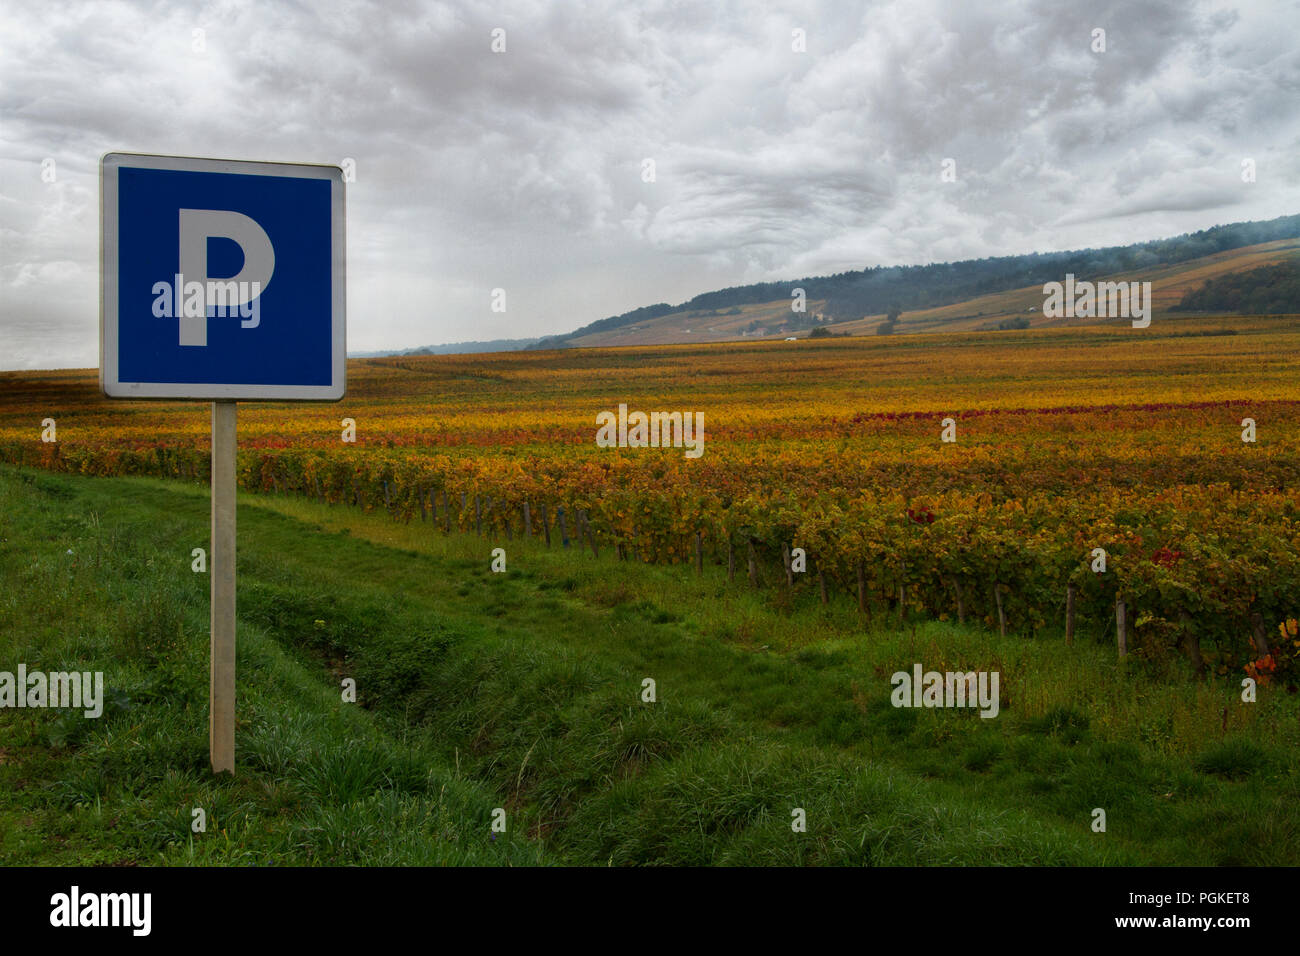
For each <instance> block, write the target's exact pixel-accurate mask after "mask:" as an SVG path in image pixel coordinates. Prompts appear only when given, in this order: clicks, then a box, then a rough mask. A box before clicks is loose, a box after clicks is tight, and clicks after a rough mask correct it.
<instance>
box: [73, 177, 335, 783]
mask: <svg viewBox="0 0 1300 956" xmlns="http://www.w3.org/2000/svg"><path fill="white" fill-rule="evenodd" d="M100 229H101V231H100V255H101V262H100V338H99V347H100V361H99V380H100V387H101V388H102V389H103V391H104V394H105V395H107V396H108V397H110V398H128V399H130V398H136V399H140V398H166V399H172V400H175V399H194V400H201V401H209V402H211V403H212V541H211V548H210V555H209V558H210V560H209V573H211V575H212V581H211V585H212V608H211V615H212V616H211V626H212V635H211V637H212V653H211V658H210V666H211V683H210V685H209V690H210V697H209V715H208V739H209V745H210V750H211V757H212V769H213V771H215V772H217V773H223V772H226V773H234V770H235V477H236V466H235V454H236V451H237V449H236V441H235V403H236V402H238V401H250V400H251V401H280V400H291V401H304V400H305V401H338V400H339V399H341V398H342V397H343V395H344V392H345V391H346V388H347V342H346V332H345V315H344V312H345V304H346V291H345V272H346V270H345V266H346V251H345V249H346V226H345V222H344V195H343V170H342V169H340V168H339V167H338V166H317V165H306V164H301V163H254V162H244V161H241V160H219V159H194V158H189V157H183V156H144V155H137V154H133V153H108V154H106V155H105V156H104V157H103V159H102V160H101V161H100Z"/></svg>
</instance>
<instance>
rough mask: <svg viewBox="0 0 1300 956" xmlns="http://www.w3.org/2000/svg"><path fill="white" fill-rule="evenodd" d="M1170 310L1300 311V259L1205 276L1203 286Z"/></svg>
mask: <svg viewBox="0 0 1300 956" xmlns="http://www.w3.org/2000/svg"><path fill="white" fill-rule="evenodd" d="M1171 311H1174V312H1238V313H1240V314H1242V315H1282V314H1285V313H1291V312H1300V262H1296V261H1292V262H1279V263H1277V264H1276V265H1271V266H1261V267H1260V268H1258V269H1251V270H1249V271H1247V272H1230V273H1228V274H1227V275H1225V276H1220V277H1219V278H1217V279H1206V280H1205V284H1204V285H1202V286H1201V287H1200V288H1199V289H1193V290H1192V291H1191V292H1188V293H1187V294H1186V295H1184V296H1183V299H1182V301H1181V302H1179V303H1178V305H1176V306H1174V307H1173V309H1172V310H1171Z"/></svg>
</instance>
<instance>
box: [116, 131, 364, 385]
mask: <svg viewBox="0 0 1300 956" xmlns="http://www.w3.org/2000/svg"><path fill="white" fill-rule="evenodd" d="M100 176H101V183H100V186H101V189H100V195H101V203H102V206H101V227H102V235H101V243H102V246H101V251H102V262H101V271H100V292H101V304H100V385H101V387H102V388H103V390H104V393H105V394H106V395H109V396H110V397H114V398H191V399H212V400H237V399H252V400H267V399H316V400H337V399H340V398H342V397H343V394H344V391H345V389H346V359H347V349H346V332H345V315H344V312H345V302H346V289H345V258H346V257H345V223H344V212H343V209H344V204H343V171H342V170H341V169H340V168H339V167H337V166H313V165H305V164H302V165H300V164H294V163H254V162H242V161H235V160H214V159H191V158H185V157H177V156H141V155H134V154H130V153H109V154H107V155H106V156H104V158H103V160H102V161H101V164H100Z"/></svg>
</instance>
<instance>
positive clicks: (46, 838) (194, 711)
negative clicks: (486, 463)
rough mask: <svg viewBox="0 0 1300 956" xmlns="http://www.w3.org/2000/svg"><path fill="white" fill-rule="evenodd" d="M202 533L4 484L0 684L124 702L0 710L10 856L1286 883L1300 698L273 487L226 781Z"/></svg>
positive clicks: (156, 500)
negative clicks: (993, 683)
mask: <svg viewBox="0 0 1300 956" xmlns="http://www.w3.org/2000/svg"><path fill="white" fill-rule="evenodd" d="M207 525H208V500H207V491H206V488H201V487H197V486H193V485H184V484H179V483H166V482H160V481H154V480H147V479H116V480H106V479H87V478H76V477H69V476H56V475H50V474H47V473H44V472H40V473H35V474H33V473H30V472H26V473H24V472H20V471H18V470H16V469H12V468H0V539H3V540H0V576H2V579H3V581H4V582H5V583H4V588H3V591H2V592H0V670H13V669H14V668H15V667H16V666H17V664H18V662H20V661H22V662H25V663H26V664H27V665H28V667H29V669H36V668H40V669H46V670H55V669H60V668H61V666H62V665H64V664H66V665H67V666H68V667H72V666H74V665H75V666H76V667H77V668H78V669H81V670H103V671H104V672H105V679H106V683H107V684H108V685H109V686H110V687H111V688H112V689H113V694H112V695H110V699H111V704H110V705H109V706H108V707H107V708H106V711H105V715H104V717H103V718H102V719H100V720H85V719H84V718H81V717H76V716H72V715H68V714H63V713H60V712H57V711H32V710H22V711H17V710H2V711H0V862H2V863H9V864H14V863H38V864H45V863H72V862H96V863H128V862H141V863H154V862H157V863H162V862H166V863H188V862H194V863H203V864H224V863H234V864H248V863H257V864H259V865H261V864H268V863H276V864H299V863H318V864H333V863H360V864H384V863H394V864H426V863H427V864H478V865H496V864H537V863H543V864H544V863H552V864H555V863H559V864H593V865H605V864H610V863H612V864H616V865H618V864H768V863H775V864H880V865H885V864H957V865H960V864H989V863H994V864H999V863H1000V864H1088V865H1091V864H1159V865H1181V864H1292V865H1294V864H1295V863H1297V862H1300V839H1297V837H1298V836H1300V832H1298V830H1300V827H1298V824H1300V801H1297V799H1296V798H1297V796H1300V786H1298V781H1300V776H1298V775H1297V771H1296V769H1295V760H1294V754H1295V753H1296V750H1297V746H1298V745H1300V728H1298V726H1297V725H1298V721H1297V702H1296V700H1295V699H1294V698H1287V697H1286V696H1285V695H1281V696H1279V695H1273V694H1270V693H1269V689H1268V688H1264V689H1261V700H1260V702H1259V703H1257V704H1242V703H1241V702H1240V699H1239V697H1238V691H1237V688H1236V684H1235V681H1231V680H1226V679H1225V680H1222V681H1218V682H1216V681H1208V682H1195V681H1192V680H1191V679H1190V678H1189V676H1188V675H1187V674H1186V673H1184V672H1182V671H1181V669H1180V667H1179V666H1176V665H1175V666H1172V667H1167V668H1155V667H1151V666H1143V665H1137V664H1134V663H1130V664H1127V665H1119V664H1117V663H1116V662H1115V661H1114V660H1113V650H1112V649H1111V648H1110V647H1108V646H1107V645H1106V644H1105V643H1103V642H1102V636H1103V635H1102V631H1101V627H1100V625H1098V627H1097V629H1096V630H1097V632H1098V633H1097V638H1098V639H1097V641H1096V642H1093V641H1089V640H1087V639H1086V635H1085V636H1084V637H1083V638H1081V639H1080V640H1079V641H1078V642H1077V643H1076V645H1075V646H1074V647H1072V648H1068V647H1066V646H1065V645H1064V642H1063V641H1062V640H1061V639H1060V638H1059V636H1058V635H1053V634H1045V633H1043V632H1040V634H1039V635H1038V637H1037V638H1034V639H1028V638H1024V637H1013V636H1009V637H1007V638H1005V639H1002V638H999V637H997V636H996V635H991V634H989V633H987V632H986V631H984V630H982V629H979V628H975V627H964V628H963V627H958V626H956V625H953V624H950V623H944V622H925V623H916V624H914V625H913V624H910V623H908V624H905V625H904V626H903V627H902V628H899V627H898V626H897V625H896V623H895V624H893V625H892V626H890V625H886V624H885V623H884V622H883V621H877V626H876V627H875V628H873V629H864V627H863V626H862V625H861V623H860V622H859V621H858V619H857V614H856V609H855V606H854V605H853V603H852V602H850V601H848V600H847V599H837V600H835V601H833V602H832V604H831V605H830V606H829V607H822V606H821V605H820V604H819V603H818V602H817V600H816V597H815V595H814V594H813V593H812V591H813V590H815V589H811V588H807V587H802V588H800V589H799V590H798V591H797V592H796V593H795V594H794V595H793V596H791V595H787V594H784V593H783V592H781V591H764V592H753V591H750V590H749V589H748V587H747V586H745V584H744V583H743V574H742V575H740V576H739V579H738V580H737V582H736V583H734V584H729V583H728V582H727V581H726V576H725V570H723V569H718V568H712V567H710V568H706V573H705V574H704V575H703V576H697V575H695V574H694V573H693V572H692V571H691V570H690V569H688V568H686V567H684V566H677V567H653V566H647V565H641V564H637V563H635V562H618V561H615V560H613V558H612V555H607V554H602V556H601V557H600V558H599V559H595V558H593V557H592V556H591V554H590V553H589V552H586V553H580V552H579V551H578V550H577V549H576V548H575V549H571V550H569V551H565V550H563V549H561V548H559V547H558V546H557V547H556V548H553V549H551V550H547V549H545V548H544V547H542V546H540V545H538V544H534V543H531V542H530V543H523V542H520V541H518V540H516V541H514V542H505V541H496V542H488V541H485V540H481V539H476V538H474V537H473V536H451V537H447V536H444V535H443V534H442V533H441V532H439V531H436V530H434V529H433V528H432V526H430V525H428V524H421V523H420V522H418V521H417V522H414V523H412V524H410V525H400V524H394V523H393V522H391V521H390V520H389V519H388V518H387V516H385V515H382V514H363V513H360V512H358V511H355V510H351V509H343V508H329V507H326V506H321V505H318V504H316V503H314V502H308V501H303V500H298V499H290V498H278V497H273V496H267V497H258V496H245V495H241V499H240V512H239V548H240V553H239V631H238V640H239V659H238V666H239V694H240V697H239V707H238V718H239V726H238V728H237V735H236V745H237V761H238V765H239V773H238V774H237V776H236V777H235V778H234V779H233V780H232V779H218V778H214V777H213V776H212V775H211V773H210V772H209V771H208V769H207V739H206V721H207V707H206V699H207V584H208V582H207V578H206V576H205V575H199V574H194V573H192V572H191V571H190V560H191V559H190V550H191V548H193V547H199V546H206V543H207V534H208V528H207ZM557 545H558V542H557ZM494 546H499V547H504V548H505V549H506V552H507V560H508V570H507V572H506V573H504V574H493V573H491V572H490V571H489V560H490V551H491V548H492V547H494ZM69 550H71V551H72V554H68V553H67V552H68V551H69ZM918 661H919V662H921V663H922V664H923V665H924V666H925V668H926V669H934V670H958V669H960V670H972V669H975V670H981V669H983V670H998V671H999V672H1000V673H1001V678H1002V711H1001V713H1000V715H999V716H998V717H997V718H996V719H993V720H985V719H981V718H979V717H978V716H977V715H976V714H974V713H972V712H965V711H947V710H920V711H914V710H904V709H895V708H894V707H892V706H891V705H890V703H889V692H890V690H891V687H890V682H889V677H890V675H891V674H892V673H893V672H894V671H896V670H910V669H911V666H912V664H913V663H914V662H918ZM344 677H351V678H354V679H355V680H356V682H357V688H358V696H359V702H358V704H347V703H344V702H342V700H341V695H340V689H339V685H340V681H341V680H342V678H344ZM647 677H649V678H653V679H654V680H655V682H656V691H657V701H656V702H655V703H653V704H650V703H643V702H642V700H641V690H642V681H643V679H645V678H647ZM196 806H201V807H203V808H205V810H206V811H207V813H208V817H209V825H208V830H207V832H206V833H201V834H194V833H192V832H191V830H190V819H191V810H192V808H193V807H196ZM495 807H502V808H504V809H505V810H506V812H507V821H508V824H507V832H506V833H505V834H504V835H502V836H501V837H499V838H497V839H493V838H492V836H491V832H490V820H491V814H492V810H493V808H495ZM1094 807H1102V808H1104V809H1105V810H1106V814H1107V823H1108V828H1109V829H1108V832H1107V833H1104V834H1097V833H1093V832H1092V831H1091V829H1090V824H1091V822H1092V809H1093V808H1094ZM795 808H802V809H804V810H805V812H806V814H807V821H808V825H807V832H806V833H794V832H792V830H791V827H790V821H791V811H792V810H794V809H795Z"/></svg>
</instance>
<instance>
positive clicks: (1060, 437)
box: [0, 317, 1300, 682]
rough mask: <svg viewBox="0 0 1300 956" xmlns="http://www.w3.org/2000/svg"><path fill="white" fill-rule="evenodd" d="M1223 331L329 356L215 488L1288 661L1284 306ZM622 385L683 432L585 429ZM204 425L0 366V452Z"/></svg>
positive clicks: (1005, 625)
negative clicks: (692, 446)
mask: <svg viewBox="0 0 1300 956" xmlns="http://www.w3.org/2000/svg"><path fill="white" fill-rule="evenodd" d="M1227 324H1228V320H1222V319H1178V320H1166V321H1164V322H1163V323H1162V322H1160V321H1157V322H1156V323H1155V324H1153V326H1152V327H1151V328H1150V329H1146V330H1133V329H1129V328H1125V327H1122V326H1110V327H1092V328H1058V329H1045V330H1036V331H1033V332H1004V333H987V334H961V335H946V336H944V335H916V336H907V337H904V338H899V339H882V338H852V339H838V340H835V339H832V340H822V341H816V342H813V341H800V342H797V343H756V344H745V345H713V346H699V347H697V346H668V347H659V348H630V349H612V350H601V351H563V352H531V353H503V354H496V355H486V356H485V355H472V356H455V355H454V356H422V357H404V358H392V359H369V360H364V361H353V362H352V363H351V365H350V370H349V393H348V397H347V398H346V399H345V400H344V401H343V402H341V403H339V404H337V405H292V406H283V407H281V406H272V405H257V404H247V405H241V406H240V411H239V416H240V417H239V442H240V459H239V460H240V467H239V481H240V483H241V485H242V487H244V488H245V489H248V490H251V491H255V492H260V493H268V494H294V495H306V496H311V497H315V498H318V499H321V500H325V501H329V502H331V503H335V504H338V505H340V506H356V507H360V508H365V509H367V510H373V509H386V510H387V511H389V512H390V513H391V514H392V515H393V517H394V519H395V520H400V521H406V522H425V523H426V524H427V525H428V527H429V529H430V533H431V534H434V533H442V534H447V533H453V532H458V533H471V534H473V533H477V534H481V535H483V536H484V537H485V538H486V539H488V540H489V541H490V543H491V545H492V546H503V547H507V548H509V547H510V545H511V543H513V542H516V541H518V540H519V539H520V538H521V537H528V538H531V539H534V540H535V542H536V546H545V545H550V546H553V547H565V546H568V547H574V548H583V549H586V550H588V551H590V552H591V553H592V554H593V556H594V557H596V558H602V559H606V560H609V559H624V560H643V561H651V562H668V563H680V564H683V565H693V566H695V568H697V569H698V568H702V567H703V565H705V564H712V565H715V566H719V567H725V568H726V569H727V570H728V573H729V574H730V575H731V576H732V577H733V578H734V579H737V580H740V581H746V580H747V581H748V582H749V583H750V584H751V585H753V586H756V587H763V588H775V589H780V590H787V591H790V592H793V594H794V595H795V596H800V595H805V596H806V598H805V599H808V600H820V601H822V602H827V601H831V600H849V601H853V602H856V603H857V606H858V607H859V609H860V612H861V613H862V615H863V616H864V617H867V618H873V617H876V616H879V615H897V616H898V619H899V620H904V619H906V617H907V616H908V615H917V614H922V615H929V616H932V617H936V618H940V619H953V620H961V621H963V622H971V621H983V622H984V623H985V624H986V625H987V626H988V627H990V628H994V629H998V630H1000V631H1003V632H1005V633H1008V634H1024V635H1025V636H1026V637H1030V636H1032V635H1034V634H1035V633H1036V632H1038V631H1041V630H1043V629H1044V628H1052V629H1058V628H1061V627H1064V628H1065V629H1066V634H1067V639H1071V640H1072V639H1087V640H1108V641H1112V642H1114V641H1118V642H1119V645H1120V653H1125V652H1127V653H1130V654H1133V655H1136V656H1140V657H1148V658H1153V657H1164V656H1168V655H1172V654H1175V653H1181V654H1185V655H1186V656H1187V658H1188V659H1189V660H1190V662H1191V663H1192V665H1193V666H1194V667H1195V668H1196V669H1198V670H1202V669H1215V670H1217V671H1218V672H1220V673H1227V672H1229V671H1233V670H1235V671H1238V672H1240V671H1241V670H1242V669H1243V668H1249V672H1250V673H1251V674H1253V675H1255V676H1257V677H1259V678H1260V679H1261V681H1262V682H1268V681H1270V680H1284V681H1288V682H1294V680H1295V678H1296V676H1297V668H1296V660H1297V655H1298V654H1300V651H1298V650H1297V649H1298V648H1300V640H1298V639H1297V638H1296V635H1295V627H1294V621H1293V619H1294V618H1295V617H1297V614H1298V612H1300V492H1297V488H1298V487H1300V485H1298V483H1297V479H1298V478H1300V429H1298V428H1297V426H1298V425H1300V397H1297V395H1296V388H1295V382H1296V379H1297V372H1298V371H1300V368H1298V367H1297V366H1298V363H1297V359H1296V356H1297V355H1300V320H1297V319H1295V318H1294V317H1271V318H1262V317H1261V318H1254V319H1249V320H1231V328H1225V325H1227ZM620 403H627V404H628V406H629V407H630V408H636V409H644V410H646V411H651V410H655V411H680V412H687V411H689V412H700V413H702V415H703V420H704V434H705V443H704V454H703V455H702V456H701V457H699V458H698V459H691V458H687V457H686V456H685V455H684V454H683V451H682V449H680V448H617V449H605V448H599V447H597V446H596V444H595V442H594V436H595V432H596V415H597V414H598V413H599V412H602V411H608V410H613V409H615V408H617V406H618V405H619V404H620ZM46 419H53V420H54V422H55V427H56V428H57V433H56V435H57V437H56V439H55V440H53V441H42V430H43V424H42V423H43V421H44V420H46ZM345 419H350V420H351V422H352V425H353V427H354V430H355V440H354V441H348V440H345V438H349V437H351V435H349V434H347V433H348V431H349V429H348V428H347V427H346V426H345V421H344V420H345ZM948 420H950V421H948ZM1247 420H1249V421H1247ZM208 428H209V415H208V411H207V407H206V405H203V404H200V403H178V402H159V403H113V402H110V401H108V400H106V399H104V398H102V397H101V396H100V395H99V393H98V391H97V388H96V385H95V382H94V379H93V373H84V372H38V373H33V372H15V373H5V374H3V375H0V460H5V461H9V462H12V463H17V464H22V465H28V466H39V467H45V468H50V469H54V470H60V471H67V472H73V473H81V474H91V475H123V474H145V475H154V476H163V477H170V478H175V479H179V480H187V481H203V480H206V473H207V468H208V451H207V441H208ZM945 433H946V436H947V437H948V438H951V439H952V440H949V441H945V440H944V436H945ZM1243 437H1246V438H1248V439H1253V440H1243ZM796 549H802V551H801V552H800V551H798V550H796ZM1288 621H1292V624H1291V626H1290V630H1288V624H1287V622H1288Z"/></svg>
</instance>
